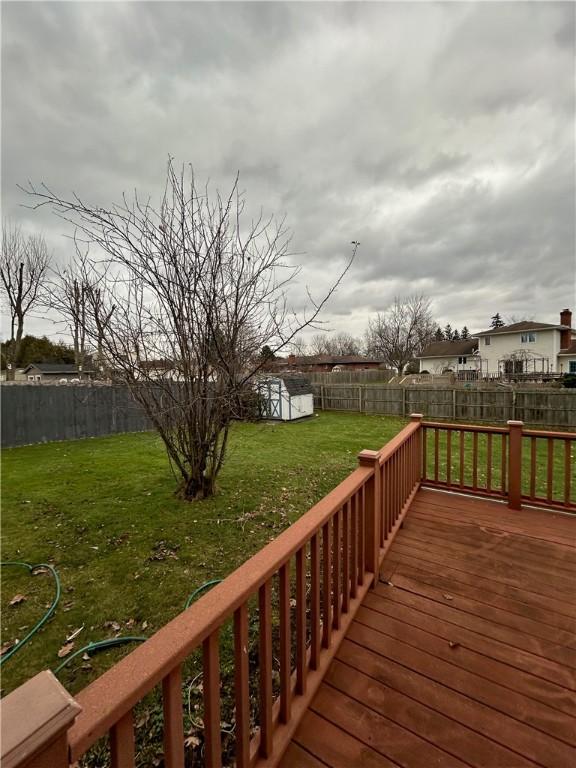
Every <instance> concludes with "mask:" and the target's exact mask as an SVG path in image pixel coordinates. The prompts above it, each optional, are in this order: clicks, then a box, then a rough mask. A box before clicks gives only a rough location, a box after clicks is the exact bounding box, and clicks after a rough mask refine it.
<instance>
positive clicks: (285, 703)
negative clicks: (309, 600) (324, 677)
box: [279, 561, 292, 723]
mask: <svg viewBox="0 0 576 768" xmlns="http://www.w3.org/2000/svg"><path fill="white" fill-rule="evenodd" d="M279 592H280V722H281V723H287V722H288V720H289V719H290V704H291V697H292V685H291V680H290V675H291V669H290V656H291V654H290V561H288V562H287V563H286V564H285V565H283V566H282V568H280V578H279Z"/></svg>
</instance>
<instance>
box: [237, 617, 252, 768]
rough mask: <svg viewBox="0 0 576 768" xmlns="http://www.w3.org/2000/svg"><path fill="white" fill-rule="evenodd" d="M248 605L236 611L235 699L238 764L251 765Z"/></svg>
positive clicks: (243, 767)
mask: <svg viewBox="0 0 576 768" xmlns="http://www.w3.org/2000/svg"><path fill="white" fill-rule="evenodd" d="M248 648H249V637H248V606H247V605H246V603H244V605H241V606H240V608H238V609H237V610H236V611H235V612H234V699H235V705H236V730H235V735H236V766H237V768H249V765H250V693H249V680H250V677H249V675H250V672H249V665H248Z"/></svg>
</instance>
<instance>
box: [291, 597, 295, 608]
mask: <svg viewBox="0 0 576 768" xmlns="http://www.w3.org/2000/svg"><path fill="white" fill-rule="evenodd" d="M290 608H296V598H294V597H291V598H290Z"/></svg>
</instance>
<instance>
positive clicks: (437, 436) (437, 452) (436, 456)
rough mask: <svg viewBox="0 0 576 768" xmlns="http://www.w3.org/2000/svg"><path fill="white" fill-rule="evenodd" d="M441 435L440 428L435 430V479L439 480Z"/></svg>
mask: <svg viewBox="0 0 576 768" xmlns="http://www.w3.org/2000/svg"><path fill="white" fill-rule="evenodd" d="M439 437H440V430H439V429H435V430H434V480H436V482H438V460H439V453H440V451H439V449H438V444H439Z"/></svg>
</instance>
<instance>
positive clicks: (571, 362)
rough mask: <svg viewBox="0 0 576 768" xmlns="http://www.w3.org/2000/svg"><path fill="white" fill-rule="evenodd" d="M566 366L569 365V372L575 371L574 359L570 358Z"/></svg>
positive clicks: (575, 361)
mask: <svg viewBox="0 0 576 768" xmlns="http://www.w3.org/2000/svg"><path fill="white" fill-rule="evenodd" d="M568 366H569V368H568V370H569V371H570V373H576V360H570V362H569V363H568Z"/></svg>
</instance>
